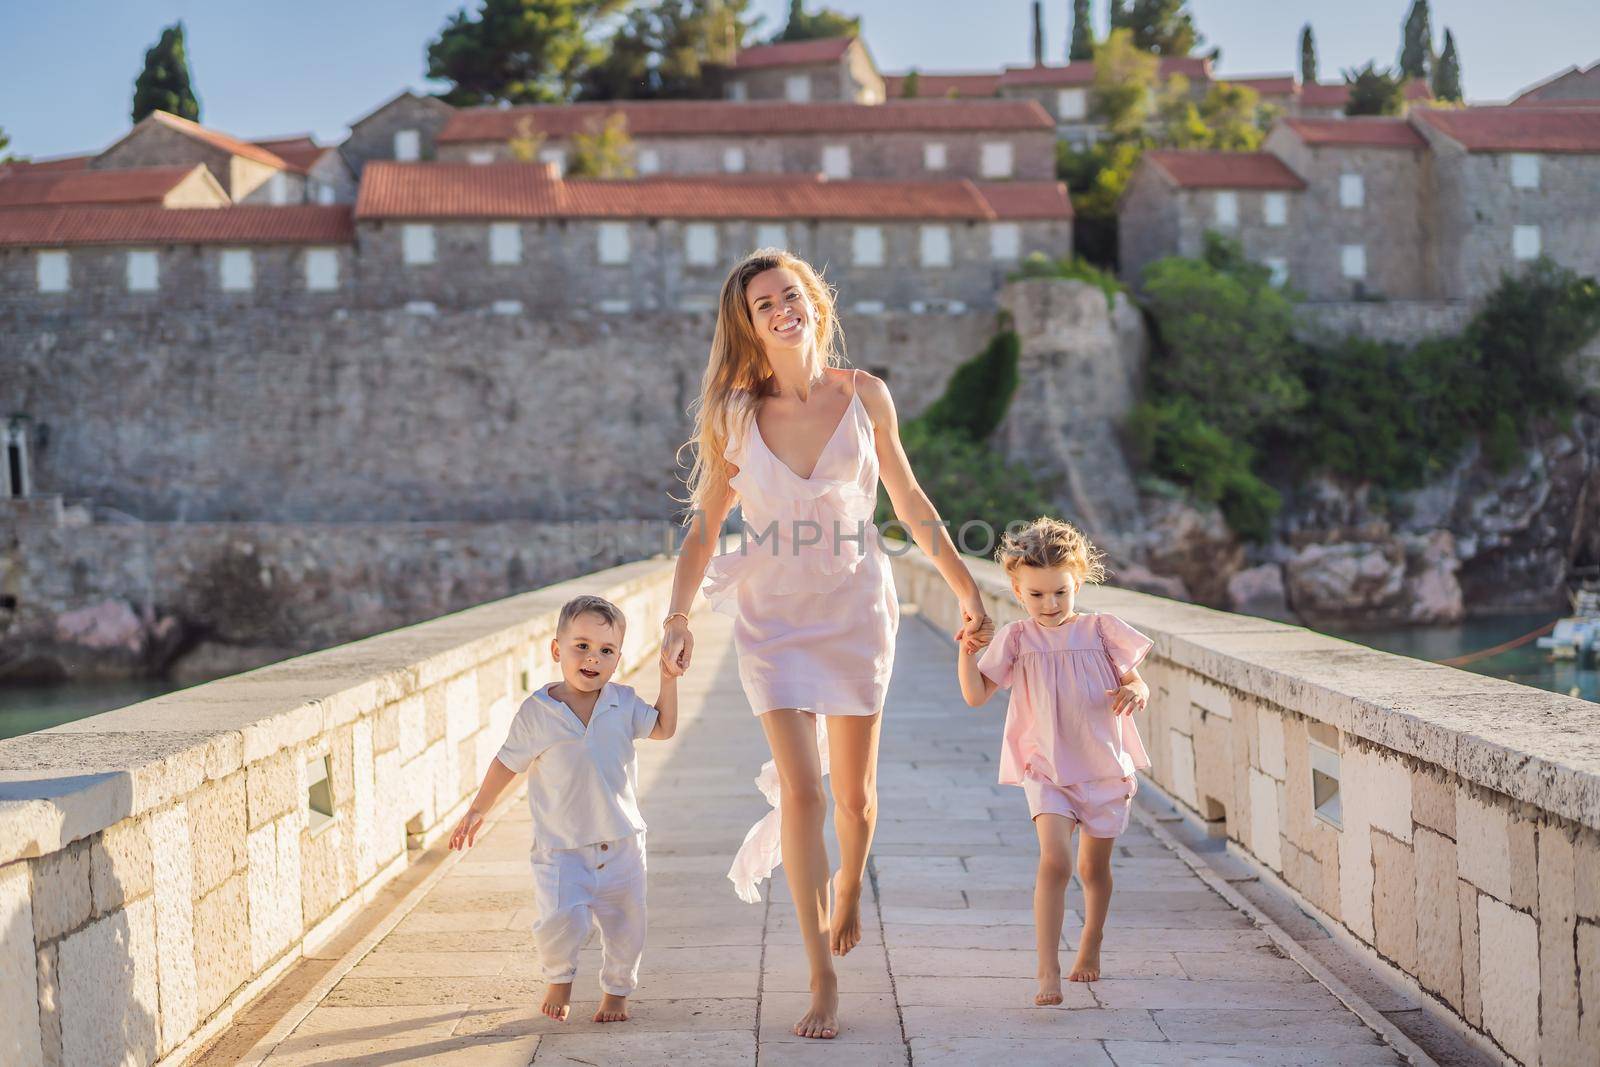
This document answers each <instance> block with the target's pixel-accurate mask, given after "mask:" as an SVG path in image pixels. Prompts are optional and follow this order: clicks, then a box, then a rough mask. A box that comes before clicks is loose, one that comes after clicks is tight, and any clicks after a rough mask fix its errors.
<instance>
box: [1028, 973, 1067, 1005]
mask: <svg viewBox="0 0 1600 1067" xmlns="http://www.w3.org/2000/svg"><path fill="white" fill-rule="evenodd" d="M1033 1002H1034V1003H1035V1004H1038V1005H1040V1006H1041V1007H1042V1006H1044V1005H1046V1004H1060V1003H1061V968H1060V967H1057V968H1056V969H1055V970H1053V971H1043V970H1041V971H1040V972H1039V993H1038V995H1037V996H1035V997H1034V998H1033Z"/></svg>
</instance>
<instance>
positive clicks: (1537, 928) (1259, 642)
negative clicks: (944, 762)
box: [894, 552, 1600, 1065]
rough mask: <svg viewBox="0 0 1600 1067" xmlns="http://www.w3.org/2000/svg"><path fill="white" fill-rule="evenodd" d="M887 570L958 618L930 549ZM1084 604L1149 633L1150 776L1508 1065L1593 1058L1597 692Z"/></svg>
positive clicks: (1095, 600) (1001, 581) (1008, 612)
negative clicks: (1551, 689) (1590, 694)
mask: <svg viewBox="0 0 1600 1067" xmlns="http://www.w3.org/2000/svg"><path fill="white" fill-rule="evenodd" d="M972 569H973V572H974V574H976V575H977V576H978V580H979V582H980V583H981V584H982V586H983V589H984V594H985V597H986V599H987V601H988V603H989V610H990V612H991V614H993V615H994V617H995V618H996V619H997V620H1000V621H1006V620H1010V619H1013V618H1019V617H1021V615H1022V611H1021V608H1020V607H1019V606H1018V605H1017V603H1016V601H1015V599H1014V598H1013V597H1012V594H1011V589H1010V584H1009V582H1008V581H1007V579H1006V576H1005V573H1004V571H1002V570H1001V569H1000V568H999V567H998V566H997V565H995V564H993V563H989V562H986V561H975V562H973V564H972ZM894 571H895V579H896V583H897V585H898V587H899V591H900V596H901V598H902V599H903V600H908V601H914V602H916V603H917V604H918V605H919V607H920V610H921V611H922V612H923V613H924V614H925V615H927V616H929V618H930V620H931V621H933V622H934V623H936V624H937V625H939V626H940V627H941V628H945V629H947V630H948V631H949V632H952V633H953V632H954V631H955V629H956V628H957V626H958V625H959V610H958V608H957V606H956V603H955V601H954V599H953V598H952V597H951V595H950V592H949V590H948V588H947V587H946V586H945V584H944V582H943V580H942V579H941V578H940V577H939V575H938V573H937V571H935V570H934V569H933V567H932V565H931V564H930V563H929V562H928V560H927V559H926V558H925V557H924V556H922V555H921V554H920V553H917V552H911V553H909V554H907V555H903V556H900V557H898V558H896V559H895V562H894ZM1082 604H1083V607H1084V608H1085V610H1090V611H1107V612H1111V613H1114V614H1116V615H1118V616H1120V617H1121V618H1123V619H1125V620H1127V621H1128V622H1129V623H1131V624H1132V625H1134V626H1136V627H1138V628H1139V629H1140V630H1142V631H1144V632H1145V633H1146V634H1148V635H1149V636H1150V637H1151V638H1152V639H1153V640H1154V642H1155V648H1154V650H1153V651H1152V652H1151V654H1150V657H1149V658H1148V659H1147V660H1146V664H1145V666H1144V667H1142V668H1141V671H1142V673H1143V675H1144V677H1145V679H1146V680H1147V681H1148V682H1149V684H1150V690H1151V701H1150V706H1149V707H1148V708H1147V709H1146V710H1145V711H1144V712H1142V713H1140V715H1139V716H1138V725H1139V730H1140V733H1141V736H1142V737H1143V738H1144V741H1145V745H1146V747H1147V748H1148V749H1149V750H1150V757H1151V760H1152V761H1153V764H1154V765H1153V766H1152V767H1151V768H1150V770H1149V772H1148V774H1149V777H1150V778H1151V779H1152V780H1153V781H1154V782H1156V783H1157V784H1158V785H1159V786H1161V787H1162V788H1163V789H1164V790H1165V791H1166V792H1167V793H1169V794H1170V795H1172V796H1173V797H1175V798H1177V799H1178V800H1179V801H1181V802H1182V803H1183V804H1185V805H1187V806H1188V807H1189V808H1191V809H1193V810H1194V811H1195V812H1197V813H1198V814H1199V815H1200V816H1201V817H1202V818H1204V819H1206V820H1209V821H1211V822H1213V823H1214V824H1216V825H1218V826H1219V827H1220V828H1222V829H1223V830H1225V832H1226V834H1227V836H1228V837H1229V838H1230V839H1231V840H1232V841H1233V842H1235V843H1236V844H1237V845H1238V846H1239V847H1241V848H1242V849H1243V850H1245V851H1247V852H1249V853H1250V854H1251V855H1252V856H1253V857H1254V858H1255V859H1256V861H1258V863H1259V864H1260V865H1261V866H1263V867H1265V868H1268V869H1270V870H1271V872H1272V874H1273V875H1275V876H1276V877H1277V878H1279V879H1281V880H1282V882H1284V883H1286V884H1287V885H1288V886H1289V887H1290V888H1291V889H1292V890H1294V892H1295V893H1297V894H1298V896H1299V897H1300V898H1301V901H1302V903H1304V904H1305V905H1307V906H1308V910H1310V911H1312V912H1313V914H1316V915H1318V917H1319V918H1321V919H1322V920H1323V921H1324V922H1325V923H1326V924H1327V925H1329V926H1330V928H1333V929H1335V930H1336V931H1343V934H1344V935H1348V936H1344V937H1343V939H1344V940H1345V942H1346V944H1347V945H1349V946H1351V947H1353V948H1355V949H1356V950H1358V951H1359V952H1360V953H1361V954H1363V955H1366V956H1368V957H1369V959H1370V958H1374V957H1376V958H1377V959H1378V960H1380V961H1381V962H1382V963H1383V964H1384V965H1386V969H1387V970H1388V973H1389V974H1390V975H1391V977H1393V978H1394V979H1395V981H1396V982H1397V983H1399V984H1401V985H1403V986H1404V987H1406V988H1407V989H1408V990H1409V991H1410V992H1411V993H1412V994H1413V995H1414V996H1417V997H1420V998H1421V999H1422V1001H1423V1002H1424V1003H1425V1004H1426V1006H1427V1007H1428V1008H1429V1009H1430V1011H1432V1012H1434V1013H1435V1014H1438V1015H1440V1016H1441V1017H1444V1018H1446V1019H1447V1020H1450V1021H1453V1022H1455V1023H1456V1024H1459V1025H1462V1026H1464V1027H1467V1028H1470V1031H1471V1032H1472V1033H1473V1034H1474V1035H1476V1037H1477V1039H1478V1040H1480V1041H1492V1042H1493V1044H1494V1046H1496V1047H1497V1048H1498V1049H1499V1051H1500V1052H1501V1053H1503V1054H1504V1055H1506V1056H1507V1057H1509V1058H1510V1059H1512V1060H1514V1061H1516V1062H1518V1063H1523V1064H1530V1065H1531V1064H1562V1065H1570V1064H1577V1063H1593V1062H1595V1057H1596V1055H1597V1053H1596V1050H1597V1049H1600V707H1597V706H1596V705H1594V704H1591V703H1588V702H1586V701H1582V700H1576V699H1572V698H1570V697H1564V696H1560V695H1558V694H1554V693H1547V692H1543V691H1541V690H1537V689H1531V688H1527V687H1525V686H1520V685H1516V684H1514V683H1511V682H1504V681H1499V680H1497V679H1493V678H1486V677H1482V676H1479V675H1476V674H1471V673H1468V672H1466V671H1461V670H1456V669H1454V668H1450V667H1442V666H1438V665H1435V664H1431V663H1426V662H1423V661H1420V660H1414V659H1407V658H1405V657H1402V656H1394V655H1389V654H1387V653H1383V652H1377V651H1373V650H1371V649H1368V648H1365V647H1362V646H1359V645H1354V644H1351V643H1349V642H1345V641H1339V640H1336V639H1333V638H1330V637H1325V636H1323V635H1321V634H1316V633H1312V632H1310V631H1308V630H1304V629H1301V628H1299V627H1296V626H1286V625H1282V624H1280V623H1274V622H1269V621H1266V620H1262V619H1256V618H1251V617H1248V616H1241V615H1230V614H1227V613H1224V612H1219V611H1211V610H1209V609H1206V608H1200V607H1195V606H1192V605H1189V604H1180V603H1175V602H1173V601H1169V600H1163V599H1161V598H1159V597H1153V596H1147V595H1143V594H1139V593H1133V592H1128V591H1125V590H1120V589H1112V588H1091V589H1088V590H1086V591H1085V593H1084V595H1083V597H1082ZM952 684H954V683H953V679H952ZM997 699H998V698H997ZM995 743H996V744H997V745H998V744H999V726H998V723H997V725H996V737H995ZM1584 1049H1588V1052H1584V1051H1583V1050H1584Z"/></svg>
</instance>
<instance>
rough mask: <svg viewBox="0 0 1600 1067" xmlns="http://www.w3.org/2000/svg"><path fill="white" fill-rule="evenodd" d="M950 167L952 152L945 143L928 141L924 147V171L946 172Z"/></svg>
mask: <svg viewBox="0 0 1600 1067" xmlns="http://www.w3.org/2000/svg"><path fill="white" fill-rule="evenodd" d="M949 166H950V152H949V150H948V149H947V148H946V147H945V143H944V142H943V141H928V142H927V143H926V144H924V145H923V146H922V169H923V170H931V171H941V170H945V169H947V168H948V167H949Z"/></svg>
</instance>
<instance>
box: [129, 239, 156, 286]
mask: <svg viewBox="0 0 1600 1067" xmlns="http://www.w3.org/2000/svg"><path fill="white" fill-rule="evenodd" d="M126 274H127V285H128V292H130V293H153V292H156V291H157V290H159V289H160V288H161V257H160V256H158V255H157V254H156V252H155V251H154V250H153V249H148V248H130V249H129V250H128V258H127V266H126Z"/></svg>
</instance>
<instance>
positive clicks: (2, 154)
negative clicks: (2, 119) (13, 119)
mask: <svg viewBox="0 0 1600 1067" xmlns="http://www.w3.org/2000/svg"><path fill="white" fill-rule="evenodd" d="M10 148H11V135H10V134H8V133H6V131H5V127H3V126H0V164H3V163H25V162H27V160H26V159H25V158H24V157H22V156H15V155H12V154H11V152H10V151H9V149H10Z"/></svg>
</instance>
